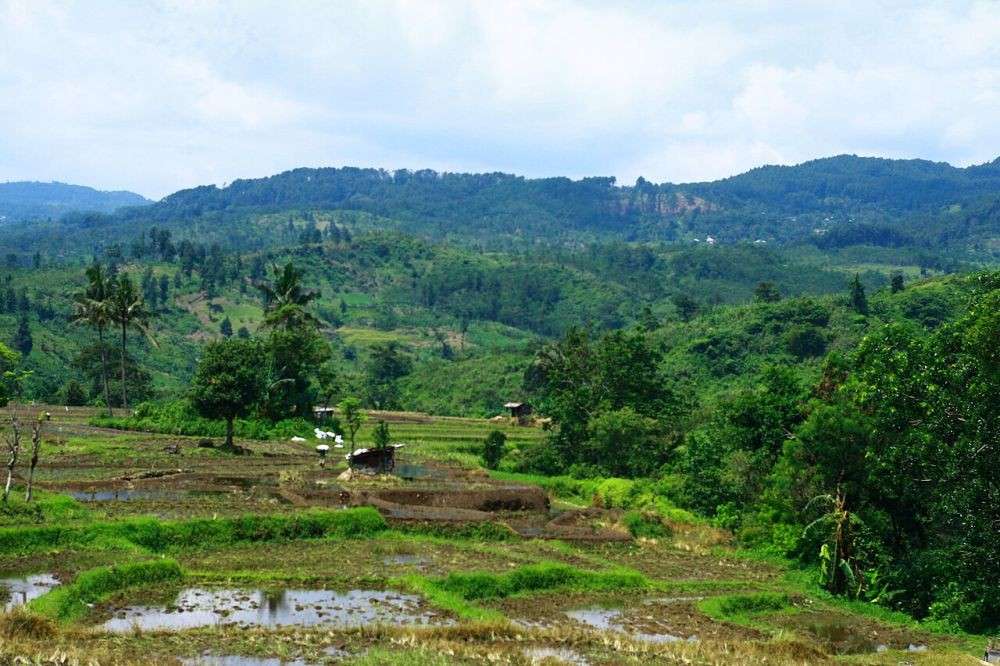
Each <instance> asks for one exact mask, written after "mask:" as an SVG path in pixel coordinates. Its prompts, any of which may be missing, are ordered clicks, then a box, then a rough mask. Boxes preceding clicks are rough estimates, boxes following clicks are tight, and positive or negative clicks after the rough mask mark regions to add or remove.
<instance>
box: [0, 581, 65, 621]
mask: <svg viewBox="0 0 1000 666" xmlns="http://www.w3.org/2000/svg"><path fill="white" fill-rule="evenodd" d="M58 584H59V580H58V579H57V578H56V577H55V576H53V575H52V574H37V575H35V576H24V577H23V578H0V588H4V589H5V590H7V594H6V595H4V597H5V600H4V602H3V610H4V612H6V611H10V610H13V609H15V608H17V607H18V606H23V605H25V604H26V603H28V602H29V601H31V600H32V599H37V598H38V597H40V596H42V595H43V594H45V593H46V592H48V591H49V590H51V589H52V588H53V587H55V586H56V585H58Z"/></svg>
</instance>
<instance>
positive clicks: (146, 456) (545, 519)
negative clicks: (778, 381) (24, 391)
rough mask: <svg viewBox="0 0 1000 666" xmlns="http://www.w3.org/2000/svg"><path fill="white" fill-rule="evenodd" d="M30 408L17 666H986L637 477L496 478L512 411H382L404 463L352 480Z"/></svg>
mask: <svg viewBox="0 0 1000 666" xmlns="http://www.w3.org/2000/svg"><path fill="white" fill-rule="evenodd" d="M32 409H35V410H41V411H42V412H44V413H47V414H49V415H50V420H49V421H47V422H46V423H45V426H44V433H45V444H44V447H45V448H44V450H45V456H44V461H43V462H42V463H40V464H39V466H38V469H37V471H36V476H35V479H36V480H35V483H36V486H35V488H36V489H35V492H36V493H37V496H38V497H37V500H36V504H34V505H33V506H27V505H24V504H23V503H19V502H17V501H15V503H14V507H15V509H18V508H19V509H23V511H24V512H25V513H23V514H18V513H14V514H8V515H5V516H4V518H3V521H4V523H5V525H4V527H3V528H2V529H0V552H2V554H3V558H2V560H0V562H2V566H0V589H2V590H3V593H4V609H5V610H6V611H7V614H6V615H4V616H3V619H2V621H0V632H2V634H0V635H2V636H3V643H2V644H0V645H2V651H0V657H2V658H3V659H5V660H8V661H10V660H16V658H17V656H18V655H38V656H39V658H41V659H42V660H43V661H44V660H45V659H46V658H48V657H49V656H50V655H51V657H52V659H53V660H54V662H53V663H64V662H65V663H76V662H79V663H93V662H97V663H133V662H135V663H140V662H146V663H148V662H150V661H153V662H156V663H191V664H195V663H204V664H237V663H238V664H304V663H317V664H323V663H359V664H362V663H363V664H367V663H411V662H412V663H439V662H440V663H479V662H483V661H486V662H490V663H513V664H532V663H553V664H555V663H572V664H584V663H587V664H615V663H665V664H672V663H678V664H689V663H706V664H712V663H733V662H738V663H761V664H786V663H789V664H792V663H825V662H830V663H834V662H843V663H865V664H869V663H872V664H876V663H884V664H896V663H899V662H900V661H908V662H913V663H941V664H944V663H974V662H975V660H974V659H972V658H971V657H970V656H968V655H970V654H973V653H974V652H975V649H976V648H977V647H978V646H979V641H978V640H977V639H975V638H974V637H971V636H962V635H949V634H947V633H940V632H939V631H935V630H934V629H932V628H925V627H922V626H920V625H919V624H916V623H914V622H912V621H909V620H907V619H905V618H904V617H902V616H895V615H893V614H892V613H887V612H884V611H876V610H874V609H872V608H865V607H863V606H861V605H857V604H852V603H845V602H841V601H838V600H837V599H835V598H833V597H831V596H829V595H827V594H822V593H820V592H819V591H818V590H817V589H816V588H815V587H813V586H812V584H811V582H810V581H809V580H808V576H806V575H805V574H804V572H801V571H797V570H796V569H794V568H789V567H788V566H787V565H786V564H782V563H780V562H776V561H768V560H766V559H760V558H756V557H752V556H748V555H747V554H745V553H741V552H740V551H739V550H738V549H736V548H734V547H733V546H732V545H731V543H730V542H731V537H729V536H728V535H727V534H726V533H725V532H724V531H722V530H719V529H717V528H713V527H710V526H709V525H708V524H707V523H705V522H704V521H703V520H700V519H696V518H695V517H694V516H692V515H690V514H687V513H686V512H683V511H680V510H676V511H674V512H673V514H672V515H671V517H670V518H669V519H666V520H664V521H662V522H660V521H659V520H657V521H656V522H655V523H651V522H648V520H645V517H644V516H642V515H641V514H640V515H637V514H636V512H629V511H626V510H624V507H627V506H628V503H629V496H630V492H631V489H630V488H629V487H628V482H626V481H624V480H607V481H605V482H603V483H591V482H585V481H576V480H573V479H571V478H568V477H554V478H545V477H537V478H536V477H531V476H528V475H512V474H500V473H494V474H493V475H491V474H490V473H488V472H487V471H486V470H484V469H483V468H482V467H481V466H480V465H479V447H480V445H479V442H480V441H481V439H482V438H483V437H484V435H485V434H486V433H487V432H488V431H490V430H492V429H494V428H496V427H497V425H496V422H489V421H486V420H477V419H464V418H434V417H427V416H424V415H415V414H407V413H398V414H391V413H385V414H381V416H382V417H384V418H385V419H386V421H387V422H389V423H392V427H393V437H394V441H395V440H398V441H399V442H401V443H405V445H406V448H405V449H403V450H405V451H406V453H405V454H401V456H400V458H401V459H400V460H399V461H397V470H401V472H399V473H397V474H384V475H378V476H368V475H364V474H355V475H353V476H352V478H350V479H349V480H343V479H342V478H341V477H342V475H343V472H344V471H345V470H346V469H347V464H346V461H343V460H335V461H332V464H330V465H327V466H324V467H323V468H320V467H319V466H318V464H317V460H318V458H317V455H316V452H315V451H314V450H313V448H314V446H313V443H312V442H308V443H305V444H302V443H297V442H290V441H288V440H287V439H282V440H270V441H261V440H255V441H249V440H248V441H240V442H239V444H240V447H241V449H242V450H241V451H240V452H239V453H233V452H230V451H226V450H223V449H220V448H219V447H218V446H217V445H216V446H209V444H210V442H209V441H206V440H205V438H198V437H182V436H171V435H156V434H152V433H145V432H126V431H116V430H111V429H108V428H101V427H95V426H92V425H88V424H89V423H90V422H91V421H92V420H93V419H94V417H95V415H96V411H97V410H95V409H93V408H69V407H61V406H56V405H52V406H39V405H36V406H32ZM501 427H502V430H503V432H505V433H506V434H507V436H508V442H509V443H511V444H513V445H514V446H517V445H518V444H519V443H522V442H527V441H530V440H533V439H537V438H539V437H540V436H542V435H543V432H542V431H541V430H540V429H539V428H537V427H523V426H517V425H512V424H510V423H507V422H505V423H504V424H503V425H502V426H501ZM370 430H371V429H370V428H368V427H366V428H365V429H363V430H362V431H361V432H360V433H359V435H360V436H359V442H368V441H369V439H370V436H371V432H370ZM216 444H218V443H216ZM401 474H403V475H401ZM634 494H635V493H634V492H632V495H634ZM442 495H443V496H445V497H446V498H447V501H444V502H437V501H435V498H436V497H439V496H442ZM373 507H374V508H373ZM33 512H37V513H38V515H39V516H40V515H44V516H45V521H44V522H43V523H42V524H40V525H38V526H33V525H32V523H34V522H35V520H34V518H35V515H34V513H33ZM647 523H648V524H647ZM647 532H648V534H647ZM139 655H142V656H141V657H140V656H139ZM14 663H18V662H16V661H15V662H14ZM46 663H47V662H46Z"/></svg>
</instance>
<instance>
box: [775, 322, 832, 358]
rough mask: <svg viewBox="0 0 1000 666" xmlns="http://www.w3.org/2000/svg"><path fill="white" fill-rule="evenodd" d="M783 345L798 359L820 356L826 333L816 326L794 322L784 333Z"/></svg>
mask: <svg viewBox="0 0 1000 666" xmlns="http://www.w3.org/2000/svg"><path fill="white" fill-rule="evenodd" d="M785 346H786V348H787V349H788V351H789V353H791V354H792V355H793V356H795V357H797V358H799V359H805V358H811V357H815V356H822V355H823V352H825V351H826V335H825V334H824V333H823V329H821V328H819V327H817V326H810V325H809V324H796V325H794V326H792V327H791V328H790V329H788V332H787V333H786V334H785Z"/></svg>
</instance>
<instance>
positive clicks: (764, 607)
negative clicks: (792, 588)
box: [698, 592, 793, 626]
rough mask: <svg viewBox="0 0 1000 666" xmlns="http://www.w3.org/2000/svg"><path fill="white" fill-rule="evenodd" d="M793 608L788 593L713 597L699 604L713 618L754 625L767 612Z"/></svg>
mask: <svg viewBox="0 0 1000 666" xmlns="http://www.w3.org/2000/svg"><path fill="white" fill-rule="evenodd" d="M791 608H793V606H792V602H791V600H790V599H789V598H788V595H786V594H778V593H774V592H759V593H757V594H734V595H724V596H719V597H712V598H710V599H705V600H703V601H701V602H700V603H699V604H698V609H699V610H700V611H701V612H703V613H704V614H705V615H707V616H709V617H710V618H712V619H713V620H718V621H721V622H733V623H735V624H742V625H750V626H753V625H754V618H755V617H756V616H758V615H762V614H765V613H777V612H780V611H785V610H789V609H791Z"/></svg>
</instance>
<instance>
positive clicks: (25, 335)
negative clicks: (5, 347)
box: [14, 312, 35, 356]
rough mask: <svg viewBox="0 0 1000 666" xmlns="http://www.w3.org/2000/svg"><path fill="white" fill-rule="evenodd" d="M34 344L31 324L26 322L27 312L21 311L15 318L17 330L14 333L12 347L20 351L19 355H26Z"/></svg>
mask: <svg viewBox="0 0 1000 666" xmlns="http://www.w3.org/2000/svg"><path fill="white" fill-rule="evenodd" d="M34 346H35V341H34V339H32V337H31V325H30V324H29V323H28V313H27V312H22V313H21V316H20V317H18V320H17V331H16V332H15V333H14V349H16V350H17V351H19V352H21V356H27V355H28V354H30V353H31V350H32V348H34Z"/></svg>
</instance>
